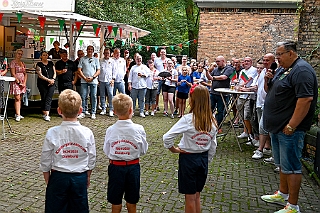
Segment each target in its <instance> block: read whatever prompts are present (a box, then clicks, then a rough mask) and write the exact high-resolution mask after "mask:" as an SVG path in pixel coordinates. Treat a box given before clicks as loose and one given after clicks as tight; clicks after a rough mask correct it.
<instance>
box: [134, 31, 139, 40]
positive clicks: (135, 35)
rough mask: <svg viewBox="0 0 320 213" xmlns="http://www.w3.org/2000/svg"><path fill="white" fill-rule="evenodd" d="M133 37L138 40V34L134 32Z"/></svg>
mask: <svg viewBox="0 0 320 213" xmlns="http://www.w3.org/2000/svg"><path fill="white" fill-rule="evenodd" d="M134 37H136V39H137V40H138V33H137V32H134Z"/></svg>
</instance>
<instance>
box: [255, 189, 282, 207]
mask: <svg viewBox="0 0 320 213" xmlns="http://www.w3.org/2000/svg"><path fill="white" fill-rule="evenodd" d="M261 199H262V200H263V201H265V202H268V203H275V204H279V205H283V206H285V205H286V204H287V201H286V200H285V199H284V197H283V196H281V195H280V194H279V191H276V192H275V193H274V194H273V195H262V196H261Z"/></svg>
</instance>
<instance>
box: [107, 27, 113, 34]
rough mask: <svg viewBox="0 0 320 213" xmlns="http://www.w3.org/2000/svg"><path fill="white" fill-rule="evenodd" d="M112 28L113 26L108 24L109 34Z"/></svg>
mask: <svg viewBox="0 0 320 213" xmlns="http://www.w3.org/2000/svg"><path fill="white" fill-rule="evenodd" d="M112 28H113V27H112V26H108V33H109V34H111V32H112Z"/></svg>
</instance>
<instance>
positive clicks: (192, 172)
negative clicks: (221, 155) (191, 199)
mask: <svg viewBox="0 0 320 213" xmlns="http://www.w3.org/2000/svg"><path fill="white" fill-rule="evenodd" d="M207 176H208V152H203V153H190V154H182V153H180V155H179V171H178V188H179V193H181V194H195V193H196V192H201V191H202V189H203V187H204V185H205V183H206V180H207Z"/></svg>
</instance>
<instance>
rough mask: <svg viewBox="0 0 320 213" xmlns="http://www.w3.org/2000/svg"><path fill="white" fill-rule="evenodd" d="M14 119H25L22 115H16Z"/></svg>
mask: <svg viewBox="0 0 320 213" xmlns="http://www.w3.org/2000/svg"><path fill="white" fill-rule="evenodd" d="M14 117H15V118H16V117H20V120H21V119H24V117H23V116H22V115H17V114H14Z"/></svg>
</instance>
